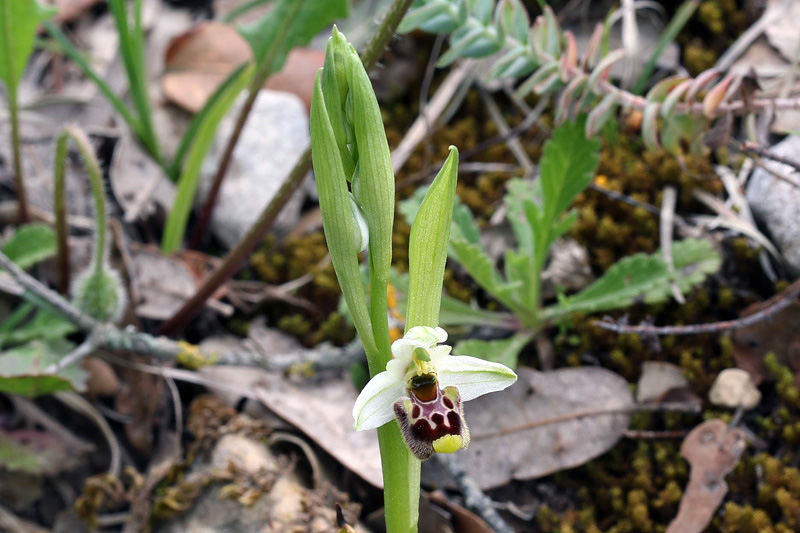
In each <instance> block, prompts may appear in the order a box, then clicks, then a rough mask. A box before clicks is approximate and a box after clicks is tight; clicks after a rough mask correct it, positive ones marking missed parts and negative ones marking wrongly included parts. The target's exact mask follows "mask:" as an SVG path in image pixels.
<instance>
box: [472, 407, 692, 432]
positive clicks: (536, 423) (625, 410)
mask: <svg viewBox="0 0 800 533" xmlns="http://www.w3.org/2000/svg"><path fill="white" fill-rule="evenodd" d="M700 409H701V406H700V405H699V404H697V403H693V402H664V403H640V404H633V405H628V406H625V407H611V408H609V407H601V408H599V409H587V410H585V411H578V412H576V413H566V414H563V415H559V416H553V417H550V418H543V419H541V420H533V421H531V422H526V423H524V424H520V425H518V426H512V427H508V428H501V429H498V430H495V431H489V432H487V433H481V434H480V435H475V436H473V437H472V440H484V439H491V438H494V437H502V436H503V435H510V434H511V433H517V432H520V431H526V430H529V429H534V428H538V427H542V426H549V425H550V424H560V423H561V422H570V421H572V420H578V419H580V418H586V417H589V416H605V415H620V414H629V413H640V412H652V411H658V412H661V411H679V412H683V413H699V412H700Z"/></svg>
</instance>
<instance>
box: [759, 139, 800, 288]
mask: <svg viewBox="0 0 800 533" xmlns="http://www.w3.org/2000/svg"><path fill="white" fill-rule="evenodd" d="M770 151H771V152H772V153H774V154H776V155H780V156H783V157H786V158H790V159H794V160H796V161H800V137H797V136H795V135H789V136H788V137H787V138H786V139H784V140H783V141H781V142H779V143H778V144H776V145H775V146H773V147H772V149H771V150H770ZM764 165H765V166H766V167H767V168H769V169H771V170H773V171H775V172H778V173H781V174H783V175H790V176H792V177H794V178H795V179H800V174H798V173H797V172H796V171H795V170H794V169H793V168H792V167H790V166H788V165H784V164H782V163H776V162H775V161H768V160H765V161H764ZM747 201H748V202H750V207H751V209H752V210H753V214H754V215H755V216H756V217H757V218H758V219H759V220H760V221H762V222H763V223H764V224H765V225H766V226H767V229H768V230H769V232H770V234H771V235H772V239H773V241H774V242H775V244H777V245H778V247H779V248H780V249H781V252H782V253H783V256H784V258H785V259H786V263H787V265H788V266H789V268H790V269H791V270H792V272H793V273H794V274H795V275H800V188H798V187H795V186H794V185H792V184H790V183H787V182H786V181H784V180H782V179H779V178H776V177H775V176H774V175H773V174H772V173H771V172H769V171H767V170H765V169H763V168H760V167H759V168H757V169H755V170H754V171H753V175H752V176H751V177H750V181H749V183H748V184H747Z"/></svg>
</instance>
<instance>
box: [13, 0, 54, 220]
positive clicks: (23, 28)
mask: <svg viewBox="0 0 800 533" xmlns="http://www.w3.org/2000/svg"><path fill="white" fill-rule="evenodd" d="M53 13H55V11H54V10H53V9H52V8H50V7H48V6H43V5H41V4H39V3H38V2H36V1H35V0H0V80H2V82H3V84H4V85H5V87H6V94H7V96H8V111H9V118H10V120H11V151H12V153H13V154H14V155H13V158H14V180H15V183H16V186H17V200H18V202H19V220H20V222H23V223H24V222H27V221H28V201H27V197H26V194H25V179H24V177H23V170H22V153H21V152H22V145H21V140H20V131H19V102H18V100H17V87H18V86H19V81H20V79H22V73H23V72H24V71H25V65H27V63H28V57H30V55H31V52H32V51H33V43H34V40H35V38H36V29H37V28H38V27H39V24H41V23H42V22H43V21H45V20H46V19H47V18H49V17H51V16H52V15H53Z"/></svg>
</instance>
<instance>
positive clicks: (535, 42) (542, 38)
mask: <svg viewBox="0 0 800 533" xmlns="http://www.w3.org/2000/svg"><path fill="white" fill-rule="evenodd" d="M546 26H547V25H546V24H545V22H544V18H543V17H542V16H541V15H539V16H538V17H536V20H534V21H533V26H531V32H530V34H529V37H528V41H529V42H530V43H531V46H532V47H533V52H534V53H535V54H536V58H537V59H538V60H539V61H541V60H542V58H543V57H544V55H545V53H544V49H545V45H546V43H547V27H546Z"/></svg>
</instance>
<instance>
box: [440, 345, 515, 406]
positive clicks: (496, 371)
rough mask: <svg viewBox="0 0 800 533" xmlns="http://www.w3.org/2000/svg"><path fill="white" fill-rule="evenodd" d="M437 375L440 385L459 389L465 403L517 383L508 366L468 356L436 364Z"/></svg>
mask: <svg viewBox="0 0 800 533" xmlns="http://www.w3.org/2000/svg"><path fill="white" fill-rule="evenodd" d="M436 373H437V374H438V376H439V385H440V386H441V387H442V388H444V387H448V386H451V385H452V386H454V387H457V388H458V392H460V393H461V400H462V401H465V402H466V401H469V400H473V399H475V398H477V397H478V396H483V395H484V394H488V393H490V392H497V391H501V390H503V389H505V388H507V387H509V386H511V385H512V384H513V383H514V382H515V381H517V375H516V374H515V373H514V371H513V370H511V369H510V368H508V367H507V366H505V365H501V364H500V363H492V362H490V361H484V360H483V359H478V358H477V357H469V356H467V355H450V356H447V357H443V358H442V359H441V360H440V361H437V362H436Z"/></svg>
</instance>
